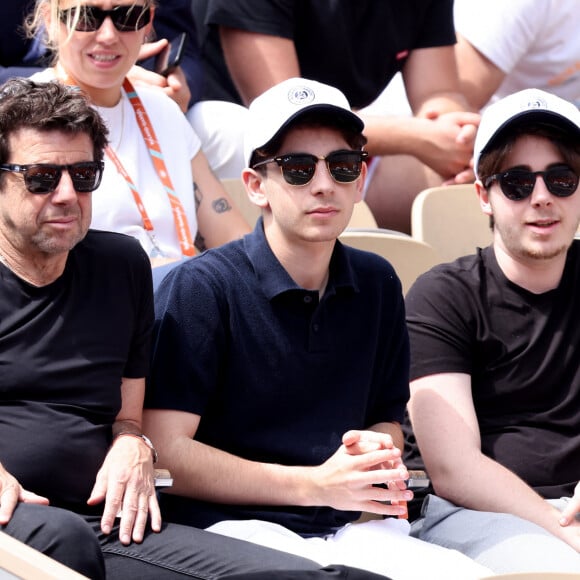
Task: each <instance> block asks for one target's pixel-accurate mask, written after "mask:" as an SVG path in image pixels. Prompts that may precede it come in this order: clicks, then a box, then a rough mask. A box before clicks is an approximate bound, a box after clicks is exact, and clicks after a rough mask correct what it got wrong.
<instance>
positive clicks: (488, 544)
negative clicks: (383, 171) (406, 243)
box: [406, 89, 580, 572]
mask: <svg viewBox="0 0 580 580" xmlns="http://www.w3.org/2000/svg"><path fill="white" fill-rule="evenodd" d="M474 159H475V164H476V165H475V168H476V172H477V176H478V180H477V181H476V184H475V188H476V190H477V194H478V196H479V200H480V204H481V209H482V211H483V213H484V214H486V215H487V216H489V217H490V220H491V225H492V228H493V243H492V245H491V246H489V247H487V248H485V249H478V251H477V253H476V254H475V255H472V256H466V257H463V258H460V259H459V260H457V261H455V262H453V263H451V264H444V265H439V266H436V267H435V268H434V269H432V270H431V271H430V272H428V273H426V274H424V275H423V276H422V277H420V278H419V279H418V280H417V282H416V283H415V284H414V286H413V287H412V288H411V290H410V292H409V293H408V294H407V298H406V306H407V322H408V327H409V334H410V342H411V402H410V405H409V408H410V413H411V420H412V423H413V428H414V432H415V436H416V438H417V443H418V445H419V449H420V451H421V454H422V457H423V460H424V462H425V465H426V467H427V471H428V472H429V475H430V477H431V480H432V482H433V485H434V489H435V492H436V493H437V496H433V495H432V496H428V497H427V499H426V501H425V503H424V504H423V511H422V515H423V517H422V518H420V519H419V520H417V521H416V522H414V523H413V531H412V533H413V535H415V536H416V537H418V538H421V539H424V540H427V541H430V542H433V543H436V544H440V545H445V546H447V547H452V548H455V549H458V550H460V551H461V552H463V553H465V554H466V555H468V556H470V557H472V558H474V559H475V560H477V561H478V562H480V563H482V564H484V565H486V566H488V567H490V568H491V569H492V570H494V572H522V571H540V572H548V571H568V572H580V554H579V553H578V552H580V518H579V514H580V485H578V481H579V480H580V350H579V348H580V347H579V345H580V324H579V323H578V321H579V320H580V301H579V300H578V297H579V296H580V242H579V241H574V236H575V234H576V231H577V228H578V224H579V222H580V193H579V192H578V191H577V189H578V180H579V177H578V176H579V173H580V112H579V111H578V110H577V109H576V107H575V106H574V105H572V104H571V103H569V102H567V101H564V100H562V99H560V98H559V97H556V96H554V95H551V94H548V93H545V92H543V91H539V90H536V89H528V90H525V91H521V92H518V93H515V94H513V95H510V96H508V97H505V98H504V99H502V100H500V101H498V102H497V103H496V104H494V105H492V106H490V107H489V108H488V109H487V110H486V112H485V113H484V115H483V118H482V121H481V125H480V127H479V131H478V134H477V137H476V141H475V156H474ZM451 235H452V234H451Z"/></svg>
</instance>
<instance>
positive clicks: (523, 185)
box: [483, 165, 578, 201]
mask: <svg viewBox="0 0 580 580" xmlns="http://www.w3.org/2000/svg"><path fill="white" fill-rule="evenodd" d="M539 175H541V176H542V179H543V180H544V183H545V184H546V188H547V190H548V191H549V192H550V193H551V194H552V195H555V196H557V197H568V196H570V195H572V194H573V193H574V192H575V191H576V189H577V188H578V174H577V173H576V172H575V171H574V170H572V169H571V168H570V167H568V166H567V165H555V166H554V167H550V168H549V169H546V170H545V171H527V170H525V169H508V170H507V171H504V172H502V173H495V174H494V175H490V176H489V177H488V178H487V179H486V180H485V183H484V184H483V185H484V186H485V188H486V189H487V188H488V187H489V186H490V185H491V184H492V183H493V182H494V181H497V182H498V183H499V186H500V189H501V190H502V192H503V194H504V195H505V196H506V197H507V198H508V199H511V200H512V201H520V200H522V199H526V197H529V196H530V195H531V194H532V191H534V187H535V186H536V179H537V178H538V176H539Z"/></svg>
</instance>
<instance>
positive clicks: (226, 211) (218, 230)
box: [191, 151, 250, 250]
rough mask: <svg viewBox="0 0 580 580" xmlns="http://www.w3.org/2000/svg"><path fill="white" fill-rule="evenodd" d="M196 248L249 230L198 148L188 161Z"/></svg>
mask: <svg viewBox="0 0 580 580" xmlns="http://www.w3.org/2000/svg"><path fill="white" fill-rule="evenodd" d="M191 171H192V174H193V179H194V195H195V205H196V210H197V228H198V235H197V239H196V246H197V247H198V248H199V249H202V250H203V249H205V248H214V247H216V246H220V245H221V244H225V243H226V242H229V241H231V240H235V239H237V238H240V237H242V236H244V235H245V234H247V233H248V232H249V231H250V226H249V225H248V222H246V220H245V219H244V217H243V216H242V214H241V212H240V210H239V209H238V208H237V207H236V206H235V205H234V202H233V201H232V199H231V198H230V196H229V195H228V194H227V193H226V190H225V189H224V188H223V186H222V184H221V183H220V181H219V179H218V178H217V177H216V176H215V175H214V174H213V172H212V170H211V168H210V167H209V164H208V162H207V159H206V157H205V155H204V154H203V152H202V151H199V152H198V153H197V155H196V156H195V157H194V158H193V159H192V161H191Z"/></svg>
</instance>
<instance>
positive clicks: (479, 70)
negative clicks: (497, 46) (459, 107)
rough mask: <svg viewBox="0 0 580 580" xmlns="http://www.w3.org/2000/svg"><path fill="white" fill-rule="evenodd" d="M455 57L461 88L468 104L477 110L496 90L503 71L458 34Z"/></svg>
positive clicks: (503, 74) (503, 75) (501, 79)
mask: <svg viewBox="0 0 580 580" xmlns="http://www.w3.org/2000/svg"><path fill="white" fill-rule="evenodd" d="M455 57H456V60H457V71H458V74H459V81H460V83H461V90H462V92H463V94H464V95H465V97H466V99H467V101H468V102H469V104H470V106H471V107H472V108H473V109H475V110H476V111H479V110H480V109H481V108H483V106H484V105H486V104H487V102H488V101H489V99H491V97H492V95H493V94H494V93H495V92H496V91H497V89H498V88H499V86H500V85H501V83H502V82H503V80H504V78H505V73H504V72H503V71H502V70H501V69H500V68H498V67H497V66H496V65H495V64H494V63H493V62H491V60H489V59H488V58H487V57H486V56H485V55H483V54H482V53H481V52H479V50H477V49H476V48H475V47H474V46H473V45H472V44H471V43H470V42H469V41H467V40H466V39H465V38H464V37H463V36H461V35H460V34H457V44H456V45H455Z"/></svg>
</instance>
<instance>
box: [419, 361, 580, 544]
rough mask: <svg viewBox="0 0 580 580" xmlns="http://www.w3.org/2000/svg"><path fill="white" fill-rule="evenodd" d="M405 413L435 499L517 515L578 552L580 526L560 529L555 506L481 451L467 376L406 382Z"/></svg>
mask: <svg viewBox="0 0 580 580" xmlns="http://www.w3.org/2000/svg"><path fill="white" fill-rule="evenodd" d="M409 413H410V417H411V421H412V424H413V430H414V433H415V436H416V438H417V443H418V445H419V449H420V451H421V455H422V457H423V460H424V462H425V466H426V469H427V471H428V472H429V476H430V478H431V481H432V482H433V487H434V489H435V491H436V492H437V494H438V495H440V496H441V497H443V498H446V499H448V500H449V501H452V502H453V503H455V504H457V505H460V506H463V507H465V508H468V509H474V510H480V511H491V512H500V513H509V514H513V515H515V516H519V517H521V518H524V519H526V520H529V521H531V522H534V523H536V524H538V525H540V526H542V527H543V528H545V529H546V530H547V531H549V532H551V533H552V534H554V535H555V536H558V537H559V538H561V539H562V540H564V541H565V542H567V543H568V544H570V545H571V546H573V547H574V548H575V549H577V550H580V524H578V523H575V524H572V525H569V526H566V527H563V526H562V525H561V524H560V521H559V520H560V518H561V514H560V512H559V511H558V510H557V509H556V508H554V507H552V506H551V505H550V504H549V503H548V502H546V501H544V499H543V498H542V497H541V496H540V495H538V494H537V493H536V492H535V491H534V490H533V489H532V488H531V487H529V486H528V485H527V484H526V483H525V482H524V481H523V480H522V479H520V478H519V477H518V476H517V475H516V474H515V473H513V472H512V471H510V470H508V469H506V468H505V467H503V466H502V465H500V464H499V463H497V462H496V461H494V460H493V459H491V458H489V457H487V456H485V455H484V454H483V453H482V451H481V439H480V431H479V426H478V422H477V417H476V414H475V408H474V404H473V398H472V395H471V378H470V376H469V375H467V374H463V373H442V374H438V375H430V376H426V377H422V378H420V379H417V380H415V381H412V382H411V400H410V402H409Z"/></svg>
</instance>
